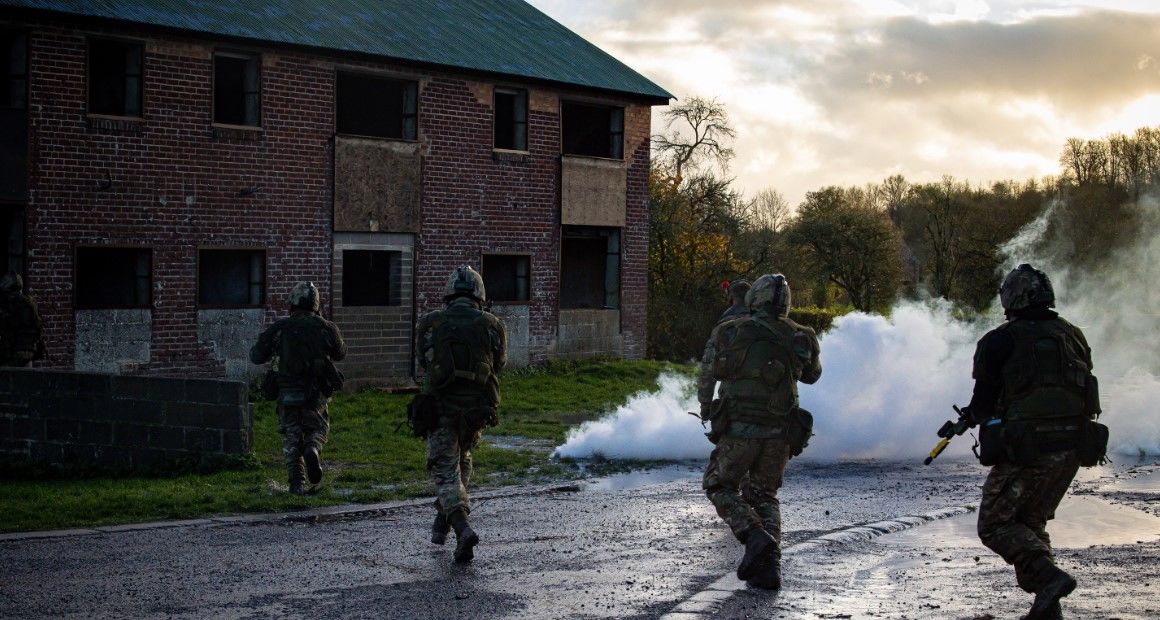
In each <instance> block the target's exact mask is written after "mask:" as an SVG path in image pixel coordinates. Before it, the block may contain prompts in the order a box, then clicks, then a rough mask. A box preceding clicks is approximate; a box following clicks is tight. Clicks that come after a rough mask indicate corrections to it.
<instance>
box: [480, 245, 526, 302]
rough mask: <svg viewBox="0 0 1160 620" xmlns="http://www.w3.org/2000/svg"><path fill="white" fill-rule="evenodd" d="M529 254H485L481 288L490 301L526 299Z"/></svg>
mask: <svg viewBox="0 0 1160 620" xmlns="http://www.w3.org/2000/svg"><path fill="white" fill-rule="evenodd" d="M531 263H532V259H531V257H530V256H516V255H510V254H485V255H484V257H483V274H482V275H483V288H484V289H486V292H487V298H488V299H489V300H491V301H501V302H503V301H508V302H513V301H514V302H520V301H528V291H529V288H530V287H529V286H528V284H529V272H530V271H531Z"/></svg>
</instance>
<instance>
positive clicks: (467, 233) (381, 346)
mask: <svg viewBox="0 0 1160 620" xmlns="http://www.w3.org/2000/svg"><path fill="white" fill-rule="evenodd" d="M0 55H3V58H0V63H2V65H3V69H0V71H3V73H0V80H2V81H0V138H2V146H0V238H3V239H4V240H5V241H4V244H5V247H4V252H3V253H2V260H3V261H4V263H3V264H0V268H3V269H15V270H17V271H20V272H22V273H23V274H24V276H25V280H26V289H27V291H28V292H29V293H31V294H32V295H33V296H34V297H36V298H37V300H38V302H39V304H40V308H41V313H42V317H43V319H44V322H45V327H46V343H47V345H48V355H47V358H46V359H45V360H42V361H40V362H38V365H39V366H42V367H51V368H76V369H78V370H98V371H108V372H120V373H129V372H140V373H148V374H196V375H207V376H229V377H246V376H252V375H253V373H254V372H255V369H254V368H252V367H251V366H250V365H249V364H248V361H247V360H246V353H247V351H248V348H249V346H250V344H251V343H252V342H253V340H254V338H255V336H256V333H257V332H258V330H259V329H260V328H261V326H262V325H263V324H268V323H269V322H271V321H272V320H274V318H275V317H276V316H279V315H281V314H284V312H285V299H286V296H287V294H288V292H289V290H290V288H291V287H292V286H293V285H294V283H295V282H297V281H299V280H313V281H314V282H315V283H317V284H318V286H319V288H320V290H321V291H322V293H323V299H324V314H325V315H327V316H330V317H332V318H333V320H335V321H336V322H337V323H338V324H339V326H340V327H341V328H342V329H343V332H344V335H345V336H346V338H347V343H348V345H349V348H350V357H349V358H348V361H347V362H346V363H345V364H344V366H343V370H344V372H346V374H347V377H348V379H350V380H351V381H352V383H353V384H355V385H360V384H367V383H383V382H401V381H406V380H407V379H408V378H409V377H410V375H411V368H412V364H411V337H412V330H413V326H414V323H415V320H416V318H417V316H419V315H421V314H422V313H424V312H427V311H429V310H432V309H435V308H437V307H439V306H441V304H442V299H441V297H442V292H441V291H442V288H443V286H444V284H445V282H446V278H447V276H448V274H449V273H450V272H451V271H452V269H453V268H454V267H455V266H456V265H459V264H469V265H472V266H474V267H475V268H476V269H478V270H480V271H481V272H482V273H483V275H484V278H485V281H486V283H487V286H488V290H489V293H490V297H491V298H492V299H493V300H494V301H495V306H494V308H493V311H494V312H495V313H496V314H497V315H499V316H501V317H503V318H504V320H505V321H506V322H507V324H508V327H509V333H510V339H511V357H512V359H513V361H514V362H515V363H517V364H519V363H529V362H533V363H534V362H537V361H541V360H545V359H548V358H552V357H569V356H586V355H597V354H610V355H621V356H625V357H631V358H637V357H641V356H643V355H644V353H645V306H646V303H647V298H646V282H645V278H646V265H647V251H648V232H647V222H648V215H647V193H648V187H647V177H648V168H649V125H650V116H651V106H653V105H663V104H665V103H667V101H668V100H669V98H670V95H669V94H668V93H667V92H665V91H664V90H663V89H661V88H660V87H658V86H656V85H655V84H653V83H652V82H650V81H649V80H648V79H646V78H644V77H642V76H641V75H639V74H637V73H636V72H634V71H633V70H632V69H630V68H628V67H626V66H625V65H623V64H622V63H620V62H618V61H617V60H615V59H614V58H612V57H611V56H609V55H607V54H605V53H604V52H602V51H600V50H599V49H597V48H596V47H594V46H592V45H591V44H589V43H588V42H586V41H585V40H584V39H582V38H581V37H579V36H578V35H576V34H575V33H573V32H571V31H569V30H567V29H566V28H564V27H563V26H561V25H560V24H558V23H556V22H555V21H553V20H551V19H550V18H548V17H547V16H545V15H543V14H542V13H540V12H539V11H537V10H536V9H534V8H532V7H531V6H529V5H527V4H525V3H524V2H522V1H520V0H456V1H455V2H411V1H409V0H335V1H334V2H305V1H304V0H243V1H242V2H240V3H216V4H215V3H204V2H200V1H198V0H124V1H121V2H116V3H104V2H102V3H95V2H94V3H76V2H70V1H66V0H0Z"/></svg>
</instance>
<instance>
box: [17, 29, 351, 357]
mask: <svg viewBox="0 0 1160 620" xmlns="http://www.w3.org/2000/svg"><path fill="white" fill-rule="evenodd" d="M29 47H30V87H31V88H30V104H31V105H30V106H29V111H30V114H29V116H30V122H31V125H32V131H31V135H30V142H31V146H30V150H31V153H30V154H31V161H32V169H31V172H30V174H31V179H30V180H31V187H32V188H33V191H32V192H31V198H30V205H29V206H30V208H29V227H28V246H27V247H28V252H29V261H28V281H29V291H30V292H31V293H32V294H33V295H35V296H36V298H37V299H38V300H39V303H40V307H41V312H42V315H43V317H42V318H43V320H44V323H45V329H46V332H45V341H46V343H47V345H48V356H47V360H45V362H42V364H43V365H45V366H51V367H71V366H72V364H73V335H74V330H73V296H72V284H73V252H74V248H75V246H77V245H89V244H91V245H127V246H144V247H150V248H152V250H153V307H152V309H153V344H152V351H151V362H150V364H149V366H148V367H146V368H144V369H143V370H145V371H148V372H154V373H172V372H200V373H205V374H216V373H218V372H220V369H219V368H218V366H219V364H218V363H217V362H216V361H215V360H213V358H212V357H211V356H210V355H209V352H208V351H206V350H205V349H204V348H203V347H201V346H200V345H199V344H198V341H197V300H196V297H195V295H196V281H197V272H196V261H197V250H198V248H199V247H209V246H235V247H238V246H241V247H259V248H265V249H266V253H267V304H268V308H269V312H270V313H271V315H273V314H276V313H280V312H282V311H283V308H284V305H285V304H284V301H283V300H285V299H286V295H287V294H288V292H289V290H290V288H291V287H292V286H293V284H294V283H295V282H296V281H298V280H302V279H311V280H314V281H316V282H317V283H318V284H319V287H320V289H321V290H322V293H323V298H324V299H327V298H328V297H329V295H328V290H329V281H330V279H329V276H328V274H329V270H330V259H331V244H330V220H331V211H330V204H331V203H330V186H331V182H330V173H331V166H330V161H331V154H330V137H331V135H332V130H331V127H332V126H333V121H332V117H331V110H332V107H333V106H332V105H331V99H332V92H333V71H332V70H331V69H330V67H329V66H327V65H324V64H322V63H320V62H318V61H316V60H314V59H311V58H309V57H307V56H301V55H292V54H278V55H272V54H271V55H266V56H265V57H264V63H263V67H262V88H263V119H262V125H263V126H264V130H263V131H262V132H261V133H260V134H256V135H253V136H248V137H247V138H245V139H234V138H230V137H225V138H222V137H215V135H214V131H213V129H212V126H211V123H210V121H211V105H212V103H211V90H210V89H211V77H212V61H211V55H212V52H213V48H212V47H210V46H208V45H206V46H202V45H195V44H191V43H188V42H184V41H179V40H172V39H152V40H149V41H148V42H147V43H146V45H145V69H144V70H145V90H144V114H143V120H142V121H140V122H136V123H111V124H110V123H100V122H90V121H89V119H88V118H87V117H86V114H85V106H86V86H85V84H86V82H85V47H86V39H85V37H84V36H82V35H81V34H78V33H76V32H70V31H68V30H64V29H61V30H57V29H48V28H37V29H36V30H34V31H33V33H32V34H31V36H30V37H29ZM109 125H112V127H109ZM122 126H123V127H122ZM124 127H131V128H124ZM106 175H107V178H108V179H109V180H111V186H110V187H109V188H108V189H103V190H102V189H98V183H99V182H101V181H102V180H104V179H106ZM256 185H261V186H263V189H261V190H260V191H258V192H256V193H254V194H253V195H250V196H245V197H240V196H238V192H239V190H241V189H243V188H249V187H253V186H256Z"/></svg>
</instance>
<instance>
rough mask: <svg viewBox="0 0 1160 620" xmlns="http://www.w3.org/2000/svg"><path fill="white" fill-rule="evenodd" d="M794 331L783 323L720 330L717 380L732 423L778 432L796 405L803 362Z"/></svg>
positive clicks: (754, 321)
mask: <svg viewBox="0 0 1160 620" xmlns="http://www.w3.org/2000/svg"><path fill="white" fill-rule="evenodd" d="M796 331H797V330H796V329H795V327H794V325H793V324H792V323H790V322H789V321H788V320H785V319H771V320H765V319H759V318H756V317H751V318H748V319H738V320H735V321H732V322H731V323H728V324H726V325H724V326H722V327H721V331H720V332H719V334H718V342H717V356H716V357H715V358H714V360H713V378H714V379H716V380H718V381H720V382H721V397H722V398H723V399H724V401H725V404H724V406H725V407H727V413H728V415H729V419H730V421H734V422H745V423H750V424H757V425H762V426H776V425H779V424H781V423H782V421H783V420H784V418H785V416H786V415H788V414H789V412H790V411H791V410H793V408H794V407H797V405H798V393H797V379H798V377H800V376H801V368H800V362H799V360H798V359H797V357H796V356H795V355H794V352H793V339H794V333H795V332H796Z"/></svg>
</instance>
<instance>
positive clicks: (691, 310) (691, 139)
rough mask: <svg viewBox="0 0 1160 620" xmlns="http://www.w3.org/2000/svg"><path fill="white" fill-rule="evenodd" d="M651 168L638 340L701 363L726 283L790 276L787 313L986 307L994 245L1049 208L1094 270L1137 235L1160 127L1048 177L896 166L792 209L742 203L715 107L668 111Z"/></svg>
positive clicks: (1071, 156)
mask: <svg viewBox="0 0 1160 620" xmlns="http://www.w3.org/2000/svg"><path fill="white" fill-rule="evenodd" d="M665 120H666V130H665V132H664V133H662V134H660V135H657V136H654V137H653V164H652V170H651V174H650V177H649V207H650V210H649V211H650V219H649V236H650V246H649V333H648V341H649V342H648V347H649V351H650V354H651V355H652V356H654V357H658V358H664V359H676V360H685V359H689V358H692V357H696V356H698V355H699V353H700V349H701V347H702V346H703V344H704V340H705V337H706V336H707V335H708V332H709V330H710V329H711V328H712V326H713V324H714V322H715V320H716V318H717V316H718V315H719V314H720V312H721V311H722V310H723V309H724V307H725V304H726V301H725V294H724V292H723V287H724V285H725V283H727V282H729V281H732V280H734V279H736V278H747V279H753V278H755V277H756V276H758V275H760V274H762V273H768V272H781V273H783V274H785V275H786V276H787V278H788V279H789V282H790V284H791V289H792V292H793V297H794V300H793V303H794V305H795V306H796V307H802V306H812V307H816V308H822V309H836V310H837V311H839V312H840V311H844V310H860V311H865V312H884V311H887V310H889V308H890V307H891V306H892V305H893V304H894V303H895V302H896V301H897V300H898V299H899V298H902V297H909V298H915V299H919V298H923V297H926V296H933V297H941V298H945V299H948V300H950V301H952V302H953V303H955V304H956V305H957V306H958V307H960V308H961V309H962V310H963V311H964V312H966V313H970V312H977V311H984V310H986V309H987V308H988V307H989V305H990V304H991V303H992V302H993V301H994V299H995V296H996V290H997V289H998V286H999V278H1000V277H1001V275H1000V274H999V273H998V269H999V267H1000V263H1001V261H1002V260H1003V257H1002V256H1000V253H999V249H1000V248H1001V246H1002V245H1003V244H1004V243H1005V242H1007V241H1008V240H1009V239H1011V238H1012V236H1013V235H1014V234H1015V233H1016V232H1017V231H1018V230H1019V229H1020V228H1022V227H1023V226H1024V225H1026V224H1027V223H1028V222H1030V221H1031V220H1033V219H1034V218H1035V217H1037V216H1038V215H1039V214H1040V213H1041V212H1042V211H1043V209H1045V208H1046V207H1047V206H1049V205H1054V208H1055V211H1053V214H1052V218H1051V220H1050V221H1049V224H1048V230H1047V234H1046V235H1045V239H1046V240H1047V241H1048V242H1051V243H1052V244H1053V247H1055V248H1063V256H1060V257H1059V258H1060V259H1062V260H1065V261H1068V263H1069V264H1075V265H1080V266H1084V267H1087V268H1098V266H1099V263H1100V261H1102V260H1104V259H1106V258H1107V257H1108V255H1109V254H1110V253H1111V252H1112V251H1113V250H1114V249H1115V248H1117V247H1119V246H1121V245H1122V244H1124V243H1125V242H1127V241H1129V240H1130V239H1131V238H1132V235H1133V234H1134V233H1135V231H1136V230H1137V227H1136V226H1135V224H1134V221H1135V217H1136V211H1135V208H1134V205H1135V202H1136V201H1138V200H1139V199H1140V198H1141V197H1142V196H1144V195H1145V194H1146V193H1147V192H1149V191H1154V190H1155V189H1156V188H1158V187H1160V127H1157V128H1141V129H1139V130H1137V131H1136V132H1135V134H1133V135H1130V136H1129V135H1124V134H1113V135H1111V136H1108V137H1107V138H1104V139H1096V140H1083V139H1078V138H1072V139H1069V140H1067V141H1066V143H1065V144H1064V146H1063V150H1062V152H1061V155H1060V160H1059V162H1060V173H1059V175H1058V176H1054V177H1047V178H1044V179H1039V180H1036V179H1030V180H1026V181H1022V182H1020V181H1014V180H1008V181H999V182H995V183H992V184H991V185H990V186H989V187H982V186H973V185H971V184H970V183H968V182H967V181H963V180H959V179H955V178H954V177H951V176H945V177H943V178H942V179H941V180H939V181H936V182H928V183H911V182H909V181H907V180H906V179H905V178H904V177H903V176H901V175H895V176H891V177H888V178H886V179H884V180H883V181H881V182H879V183H868V184H866V185H864V186H861V187H838V186H827V187H823V188H821V189H818V190H816V191H812V192H808V193H807V194H806V196H805V198H804V199H803V200H802V202H801V204H799V205H797V208H796V210H795V209H793V208H791V206H790V205H789V203H788V202H787V201H786V199H785V198H784V197H783V196H782V195H781V194H780V193H779V192H777V191H776V190H775V189H772V188H770V189H765V190H762V191H760V192H758V193H757V194H756V195H755V196H752V197H745V196H743V195H742V194H741V193H740V192H738V191H737V190H736V189H735V188H734V187H733V180H732V178H731V177H730V176H729V165H730V163H731V161H732V159H733V155H734V153H733V150H732V148H731V144H732V141H733V139H735V137H736V132H735V130H734V129H733V127H732V125H731V124H730V123H729V119H728V115H727V113H726V110H725V108H724V107H723V106H722V105H721V104H720V103H718V102H717V101H715V100H712V99H703V98H696V97H694V98H690V99H688V100H686V101H685V102H683V103H681V104H679V105H676V106H673V107H672V108H670V109H669V110H668V111H666V112H665Z"/></svg>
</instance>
